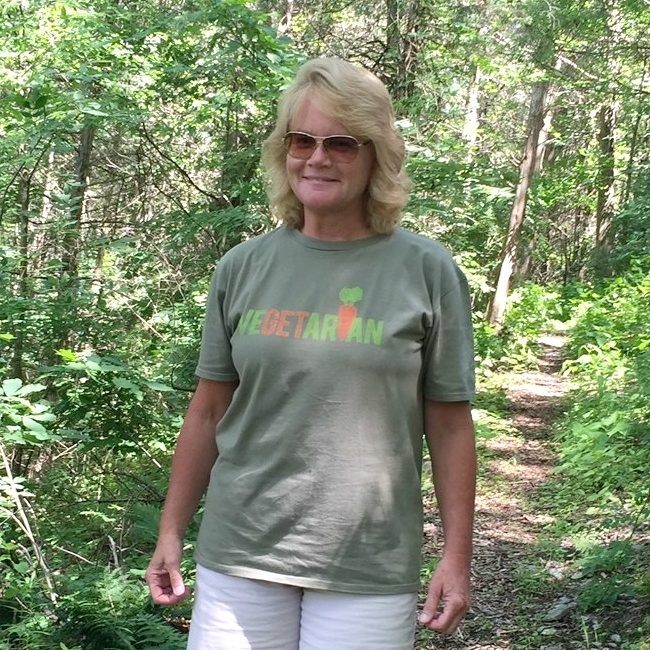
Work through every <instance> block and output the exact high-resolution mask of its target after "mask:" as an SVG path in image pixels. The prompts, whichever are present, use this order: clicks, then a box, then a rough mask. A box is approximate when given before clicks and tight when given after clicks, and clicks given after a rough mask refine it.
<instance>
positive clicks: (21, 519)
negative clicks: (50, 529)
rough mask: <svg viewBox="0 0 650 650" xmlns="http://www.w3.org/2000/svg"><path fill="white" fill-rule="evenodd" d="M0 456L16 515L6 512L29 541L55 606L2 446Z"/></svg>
mask: <svg viewBox="0 0 650 650" xmlns="http://www.w3.org/2000/svg"><path fill="white" fill-rule="evenodd" d="M0 455H1V456H2V464H3V465H4V469H5V474H6V476H7V480H8V488H9V495H10V497H11V499H12V501H13V503H14V505H15V507H16V512H17V514H16V515H14V514H13V513H12V512H10V511H8V512H9V515H10V517H11V519H13V520H14V522H15V523H16V524H17V525H18V527H19V528H20V529H21V530H22V532H23V534H24V535H25V537H27V539H28V540H29V543H30V544H31V546H32V549H33V550H34V555H36V559H37V561H38V564H39V566H40V567H41V571H42V573H43V578H44V579H45V584H46V585H47V594H48V597H49V599H50V601H51V602H52V603H53V604H54V605H56V602H57V600H58V594H57V592H56V586H55V584H54V579H53V577H52V572H51V571H50V567H49V566H48V565H47V562H46V560H45V555H44V554H43V550H42V549H41V546H40V544H39V543H38V540H37V539H36V536H35V535H34V531H33V530H32V526H31V524H30V522H29V517H28V516H27V512H26V510H25V507H24V506H23V501H22V499H21V496H20V494H19V493H18V490H17V489H16V483H15V480H14V477H13V472H12V471H11V465H10V464H9V459H8V458H7V454H6V453H5V450H4V447H3V446H2V444H0Z"/></svg>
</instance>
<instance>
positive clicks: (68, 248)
mask: <svg viewBox="0 0 650 650" xmlns="http://www.w3.org/2000/svg"><path fill="white" fill-rule="evenodd" d="M94 137H95V127H94V126H90V125H88V126H85V127H84V128H83V130H82V131H81V134H80V138H79V150H78V153H77V162H76V165H75V174H74V180H73V184H72V188H71V191H70V198H71V201H70V203H71V209H70V218H69V223H68V224H67V225H66V230H65V235H64V237H63V258H62V262H63V263H62V266H61V282H60V289H59V301H60V302H63V303H67V305H66V314H67V318H66V321H65V323H62V326H61V328H60V331H59V336H58V346H59V347H65V346H66V345H68V343H69V338H70V333H71V331H72V329H73V326H74V321H75V317H76V299H77V293H78V290H79V258H80V255H81V223H82V216H83V212H84V202H85V199H86V191H87V189H88V176H89V173H90V156H91V153H92V148H93V140H94Z"/></svg>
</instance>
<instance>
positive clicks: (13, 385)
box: [2, 377, 23, 397]
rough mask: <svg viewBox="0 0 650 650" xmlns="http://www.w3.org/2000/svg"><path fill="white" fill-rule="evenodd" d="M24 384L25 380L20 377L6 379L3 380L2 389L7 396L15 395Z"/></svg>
mask: <svg viewBox="0 0 650 650" xmlns="http://www.w3.org/2000/svg"><path fill="white" fill-rule="evenodd" d="M22 385H23V381H22V379H19V378H18V377H15V378H14V379H5V380H4V381H3V382H2V390H3V392H4V394H5V395H6V396H7V397H13V396H14V395H16V393H18V391H19V390H20V387H21V386H22Z"/></svg>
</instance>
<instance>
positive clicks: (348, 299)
mask: <svg viewBox="0 0 650 650" xmlns="http://www.w3.org/2000/svg"><path fill="white" fill-rule="evenodd" d="M339 298H340V300H341V302H342V303H343V304H344V305H353V304H354V303H355V302H359V301H360V300H361V299H362V298H363V289H362V288H361V287H343V289H341V291H339Z"/></svg>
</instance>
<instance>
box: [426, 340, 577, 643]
mask: <svg viewBox="0 0 650 650" xmlns="http://www.w3.org/2000/svg"><path fill="white" fill-rule="evenodd" d="M563 344H564V337H562V336H560V335H546V336H544V337H542V338H541V339H540V345H541V349H542V355H541V359H540V364H539V369H538V370H535V371H525V372H521V373H511V374H509V375H508V376H506V377H505V380H504V383H503V388H504V391H505V394H506V396H507V400H508V412H509V414H510V417H511V422H512V424H513V425H514V430H513V431H512V433H501V434H500V435H498V436H496V437H494V438H491V439H487V440H484V441H482V442H481V445H482V454H481V458H482V466H481V468H480V477H479V485H478V494H477V501H476V526H475V528H476V533H475V559H474V565H473V571H472V575H473V581H474V603H473V606H472V610H471V611H470V613H469V614H468V616H467V618H466V620H465V622H464V623H463V625H462V626H461V628H460V630H459V631H458V632H457V633H456V634H455V635H454V636H452V637H448V638H442V637H440V636H437V635H434V634H429V633H427V632H424V631H421V632H420V635H421V638H420V639H419V640H418V643H417V644H416V650H433V649H438V650H456V649H460V648H474V649H476V650H479V649H480V650H492V649H497V648H512V649H513V650H514V649H516V648H531V649H532V648H538V647H540V646H538V645H537V646H536V645H527V644H526V642H525V641H524V640H522V639H521V624H520V621H521V617H522V615H523V614H522V612H521V611H520V608H519V607H518V595H517V594H518V591H519V590H520V589H521V588H522V585H521V581H522V576H521V575H520V567H521V566H522V565H526V563H527V562H533V561H534V557H533V554H532V547H533V545H534V544H535V543H536V542H537V541H538V538H539V532H540V530H541V528H542V527H543V526H545V525H547V524H549V523H552V522H553V518H552V517H551V516H549V515H548V514H547V513H545V512H540V511H532V510H531V506H530V502H529V498H530V497H531V496H532V495H533V493H534V491H535V490H537V489H538V488H539V487H540V486H541V485H542V484H543V483H544V481H546V480H547V479H548V478H549V476H550V474H551V471H552V468H553V465H554V462H555V455H554V453H553V450H552V448H551V445H550V435H551V430H552V426H553V423H554V421H555V420H556V418H557V417H558V416H559V414H560V413H561V411H560V409H561V400H562V398H563V397H564V395H565V394H566V393H567V391H568V389H569V385H568V382H566V381H565V380H564V379H563V378H562V377H560V376H559V374H558V371H559V369H560V367H561V354H562V346H563ZM428 505H429V506H430V507H431V508H434V507H435V506H434V504H433V503H429V504H428ZM428 513H429V516H428V517H427V521H428V522H430V523H429V526H432V527H434V528H436V527H438V526H439V522H438V521H437V516H436V515H432V514H431V511H428ZM439 544H440V539H439V536H437V535H433V536H432V535H428V536H427V537H426V538H425V554H427V555H428V554H431V555H433V556H435V554H436V553H438V552H439V551H440V548H439Z"/></svg>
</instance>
